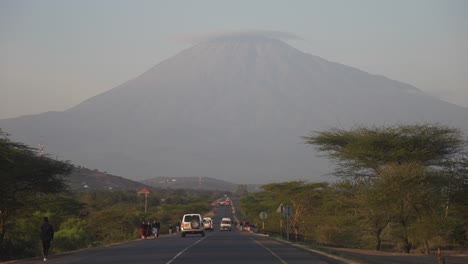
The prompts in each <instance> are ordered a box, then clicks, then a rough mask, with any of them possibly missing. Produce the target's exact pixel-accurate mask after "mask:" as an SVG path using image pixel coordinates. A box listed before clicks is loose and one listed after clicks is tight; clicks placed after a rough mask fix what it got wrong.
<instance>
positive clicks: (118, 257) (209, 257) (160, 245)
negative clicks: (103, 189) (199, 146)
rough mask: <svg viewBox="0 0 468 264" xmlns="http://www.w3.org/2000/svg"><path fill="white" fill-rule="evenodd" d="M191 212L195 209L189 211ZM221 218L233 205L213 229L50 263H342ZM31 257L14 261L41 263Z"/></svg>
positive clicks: (58, 257) (67, 255) (220, 213)
mask: <svg viewBox="0 0 468 264" xmlns="http://www.w3.org/2000/svg"><path fill="white" fill-rule="evenodd" d="M187 213H192V212H187ZM222 217H232V214H231V207H230V206H221V207H219V208H218V210H217V213H216V215H215V217H214V218H213V220H214V224H215V231H214V232H206V236H205V237H201V236H200V235H187V237H185V238H183V237H181V235H180V234H173V235H164V236H161V237H159V238H157V239H149V240H135V241H130V242H125V243H121V244H116V245H110V246H105V247H97V248H92V249H85V250H79V251H74V252H70V253H65V254H58V255H53V254H52V255H50V256H49V259H48V260H47V263H70V264H78V263H86V264H115V263H143V264H145V263H148V264H150V263H151V264H156V263H165V264H179V263H180V264H182V263H213V264H215V263H218V264H219V263H236V264H239V263H242V264H249V263H252V264H253V263H283V264H284V263H308V264H313V263H317V264H326V263H342V262H338V261H336V260H333V259H328V258H326V257H324V256H322V255H318V254H315V253H312V252H309V251H306V250H304V249H300V248H296V247H294V246H291V245H289V244H285V243H282V242H279V241H276V240H273V239H270V238H267V237H263V236H258V235H255V234H249V233H246V232H239V231H238V230H237V229H233V230H232V232H228V231H222V232H220V231H219V222H220V219H221V218H222ZM40 262H42V259H39V258H36V259H28V260H21V261H15V262H14V263H40Z"/></svg>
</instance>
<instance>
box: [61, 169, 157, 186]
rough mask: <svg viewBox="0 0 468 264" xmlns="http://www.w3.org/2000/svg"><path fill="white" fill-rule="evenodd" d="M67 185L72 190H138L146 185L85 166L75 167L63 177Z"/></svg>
mask: <svg viewBox="0 0 468 264" xmlns="http://www.w3.org/2000/svg"><path fill="white" fill-rule="evenodd" d="M65 179H66V181H67V184H68V186H69V187H70V189H72V190H73V191H89V190H107V191H110V190H135V191H136V190H139V189H141V188H143V187H149V186H148V185H146V184H144V183H141V182H136V181H132V180H129V179H126V178H122V177H120V176H114V175H110V174H108V173H106V172H100V171H98V170H90V169H86V168H75V169H74V170H73V171H72V172H71V173H70V175H69V176H68V177H66V178H65Z"/></svg>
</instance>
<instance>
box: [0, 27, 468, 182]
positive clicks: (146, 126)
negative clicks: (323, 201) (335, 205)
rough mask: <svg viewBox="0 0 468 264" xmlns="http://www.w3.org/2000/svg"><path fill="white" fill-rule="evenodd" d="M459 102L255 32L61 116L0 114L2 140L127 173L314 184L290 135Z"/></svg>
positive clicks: (318, 170)
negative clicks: (6, 138)
mask: <svg viewBox="0 0 468 264" xmlns="http://www.w3.org/2000/svg"><path fill="white" fill-rule="evenodd" d="M467 121H468V108H464V107H460V106H457V105H454V104H450V103H447V102H444V101H441V100H439V99H436V98H434V97H431V96H429V95H427V94H425V93H423V92H422V91H420V90H418V89H417V88H415V87H413V86H411V85H408V84H405V83H401V82H398V81H395V80H390V79H388V78H385V77H383V76H377V75H372V74H369V73H366V72H364V71H361V70H359V69H356V68H352V67H348V66H345V65H342V64H339V63H334V62H330V61H327V60H325V59H323V58H320V57H317V56H313V55H310V54H306V53H304V52H301V51H299V50H297V49H296V48H293V47H291V46H290V45H288V44H286V43H285V42H283V41H281V40H278V39H272V38H268V37H264V36H261V35H258V36H254V35H235V36H224V37H220V38H216V39H212V40H209V41H204V42H201V43H199V44H197V45H195V46H193V47H191V48H188V49H186V50H184V51H182V52H180V53H179V54H177V55H175V56H173V57H171V58H169V59H167V60H165V61H162V62H161V63H159V64H157V65H156V66H154V67H153V68H151V69H149V70H148V71H146V72H145V73H143V74H142V75H140V76H138V77H137V78H135V79H132V80H129V81H127V82H125V83H123V84H122V85H120V86H117V87H115V88H114V89H111V90H109V91H107V92H104V93H102V94H100V95H97V96H95V97H92V98H89V99H88V100H86V101H84V102H83V103H81V104H79V105H77V106H75V107H73V108H71V109H68V110H66V111H63V112H48V113H43V114H38V115H32V116H23V117H18V118H14V119H7V120H0V128H2V129H3V130H4V131H6V132H7V133H10V134H11V135H12V139H15V140H18V141H22V142H25V143H27V144H31V145H33V146H37V145H38V144H39V143H41V142H42V143H45V145H46V152H48V153H51V154H52V155H57V156H59V157H60V158H62V159H70V160H72V162H73V163H75V164H79V165H83V166H86V167H89V168H99V169H101V170H106V171H109V172H110V173H113V174H117V175H126V177H128V178H130V179H140V180H141V179H147V178H153V177H158V176H166V177H171V178H172V177H192V176H194V177H211V178H216V179H222V180H227V181H230V182H235V183H269V182H275V181H285V180H296V179H305V180H320V181H324V180H327V179H329V177H325V176H323V175H324V174H326V173H327V172H328V171H329V170H330V168H329V164H328V163H327V161H326V160H325V159H324V158H320V157H317V153H316V152H315V150H314V148H313V147H311V146H307V145H305V144H303V142H302V139H301V137H302V136H305V135H308V134H309V133H310V132H311V131H317V130H325V129H330V128H332V127H341V128H350V127H352V126H355V125H383V124H385V125H393V124H400V123H422V122H439V123H441V124H446V125H450V126H455V127H459V128H461V129H462V130H463V131H465V132H468V122H467Z"/></svg>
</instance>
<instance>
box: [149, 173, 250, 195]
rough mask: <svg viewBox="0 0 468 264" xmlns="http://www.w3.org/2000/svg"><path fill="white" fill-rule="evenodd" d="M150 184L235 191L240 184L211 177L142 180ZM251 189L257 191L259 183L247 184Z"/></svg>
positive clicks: (159, 186) (164, 186)
mask: <svg viewBox="0 0 468 264" xmlns="http://www.w3.org/2000/svg"><path fill="white" fill-rule="evenodd" d="M142 182H143V183H144V184H147V185H149V186H153V187H157V188H163V189H194V190H219V191H228V192H235V191H236V190H237V188H238V187H239V184H235V183H232V182H227V181H223V180H217V179H213V178H209V177H180V178H171V177H155V178H152V179H147V180H144V181H142ZM247 188H248V190H249V191H255V190H256V189H258V188H259V186H258V185H247Z"/></svg>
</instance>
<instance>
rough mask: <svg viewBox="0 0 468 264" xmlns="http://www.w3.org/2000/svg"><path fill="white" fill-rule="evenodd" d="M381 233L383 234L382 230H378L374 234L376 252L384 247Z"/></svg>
mask: <svg viewBox="0 0 468 264" xmlns="http://www.w3.org/2000/svg"><path fill="white" fill-rule="evenodd" d="M380 233H382V230H379V229H378V230H376V231H375V232H374V236H375V250H377V251H380V249H381V245H382V239H381V238H380Z"/></svg>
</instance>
